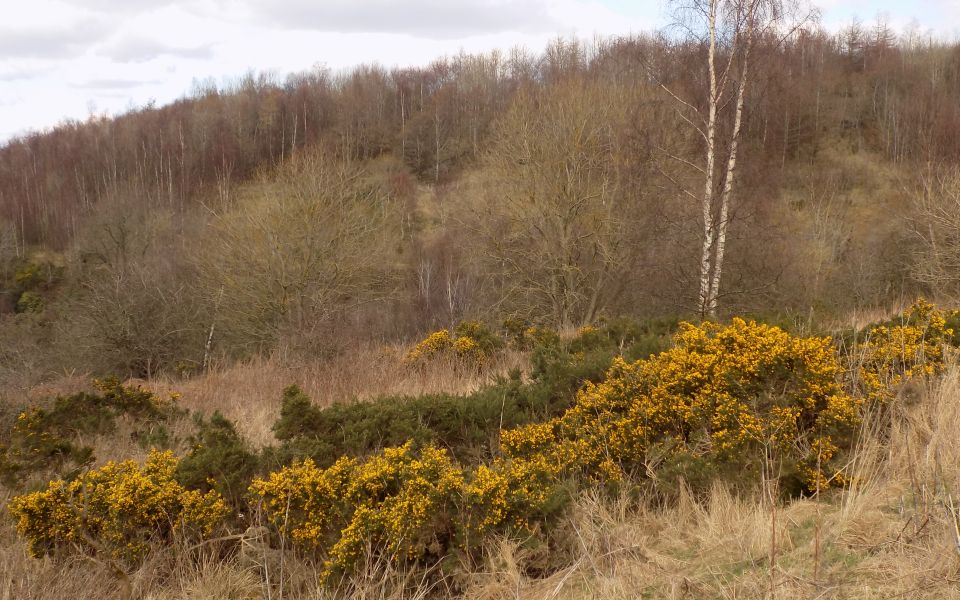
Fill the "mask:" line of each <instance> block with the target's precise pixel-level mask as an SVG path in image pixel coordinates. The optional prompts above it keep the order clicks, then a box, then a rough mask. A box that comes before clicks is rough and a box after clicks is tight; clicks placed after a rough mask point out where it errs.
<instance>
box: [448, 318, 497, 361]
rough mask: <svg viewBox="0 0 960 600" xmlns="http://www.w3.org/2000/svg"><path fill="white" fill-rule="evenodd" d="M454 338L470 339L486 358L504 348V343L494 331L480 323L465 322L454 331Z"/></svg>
mask: <svg viewBox="0 0 960 600" xmlns="http://www.w3.org/2000/svg"><path fill="white" fill-rule="evenodd" d="M453 337H454V338H470V339H471V340H473V342H474V343H475V344H476V345H477V347H478V348H479V349H480V352H482V353H483V355H484V356H493V355H494V354H495V353H496V352H497V351H498V350H500V349H501V348H503V347H504V345H505V344H504V342H503V340H502V339H500V336H499V335H497V332H495V331H493V330H492V329H490V328H489V327H487V326H486V325H485V324H483V323H481V322H480V321H463V322H461V323H460V324H459V325H457V326H456V327H455V328H454V330H453Z"/></svg>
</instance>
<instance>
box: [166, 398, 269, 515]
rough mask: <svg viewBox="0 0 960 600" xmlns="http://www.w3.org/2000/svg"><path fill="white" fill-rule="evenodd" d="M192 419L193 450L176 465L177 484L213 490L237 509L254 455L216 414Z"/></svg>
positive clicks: (254, 465) (254, 467)
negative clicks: (194, 426)
mask: <svg viewBox="0 0 960 600" xmlns="http://www.w3.org/2000/svg"><path fill="white" fill-rule="evenodd" d="M194 420H195V423H196V427H197V432H196V434H195V435H194V436H193V437H192V438H191V440H190V441H191V443H192V445H193V448H192V450H191V451H190V453H189V454H187V455H186V456H185V457H183V458H182V459H181V460H180V463H179V464H178V465H177V481H179V482H180V483H182V484H183V485H184V486H185V487H186V488H188V489H192V490H200V491H202V492H208V491H210V490H216V491H217V492H218V493H219V494H220V495H221V496H223V497H224V499H226V501H227V502H228V503H229V504H230V505H231V506H234V507H239V506H241V505H242V504H243V500H244V495H245V493H246V490H247V487H248V486H249V485H250V481H251V479H253V475H254V473H255V472H256V470H257V466H258V464H259V463H258V457H257V455H256V454H254V452H253V451H252V450H251V449H250V447H249V445H248V444H247V443H246V442H245V441H244V440H243V438H242V437H240V434H239V433H238V432H237V428H236V426H234V424H233V422H231V421H230V420H229V419H227V418H226V417H224V416H223V415H221V414H220V413H219V412H215V413H213V415H212V416H211V417H210V419H209V420H206V419H204V418H203V417H202V416H200V415H197V416H196V417H195V419H194Z"/></svg>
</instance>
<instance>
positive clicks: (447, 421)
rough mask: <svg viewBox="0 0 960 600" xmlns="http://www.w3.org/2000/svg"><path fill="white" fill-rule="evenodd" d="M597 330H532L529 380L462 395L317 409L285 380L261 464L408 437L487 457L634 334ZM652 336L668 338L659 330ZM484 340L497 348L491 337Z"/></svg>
mask: <svg viewBox="0 0 960 600" xmlns="http://www.w3.org/2000/svg"><path fill="white" fill-rule="evenodd" d="M465 327H469V328H470V332H471V333H473V334H474V335H477V336H478V338H479V339H484V338H485V336H487V334H479V333H477V329H476V326H475V325H474V324H468V325H466V326H465ZM641 329H642V328H641V327H639V326H638V327H636V330H641ZM598 331H600V335H598V336H596V339H589V340H588V339H586V338H585V337H584V336H578V337H575V338H573V339H571V340H562V339H561V338H560V336H559V335H558V334H557V333H556V332H555V331H552V330H549V329H538V330H535V331H531V332H530V333H529V336H528V338H527V339H528V341H530V342H531V343H532V345H533V346H532V347H533V350H532V353H531V355H532V359H531V362H532V369H531V373H530V381H527V382H524V381H522V377H521V373H520V372H519V371H515V372H513V373H510V374H509V375H508V376H507V377H500V378H498V379H497V380H495V382H494V383H493V384H492V385H490V386H487V387H484V388H481V389H480V390H477V391H476V392H474V393H472V394H467V395H451V394H426V395H421V396H388V397H383V398H378V399H375V400H372V401H369V402H354V403H350V404H334V405H333V406H330V407H326V408H318V407H316V406H314V405H313V404H312V403H311V402H310V399H309V397H307V395H306V394H304V393H303V391H302V390H301V389H300V388H299V387H297V386H291V387H289V388H287V389H286V390H285V391H284V396H283V401H282V405H281V409H280V418H279V419H278V420H277V422H276V423H275V425H274V427H273V430H274V434H275V436H276V437H277V439H278V440H279V441H280V442H281V443H280V445H279V446H277V447H275V448H272V449H269V450H268V451H267V452H266V453H265V455H264V462H265V464H268V465H272V466H281V465H283V464H288V463H289V462H291V461H293V460H296V459H299V458H307V457H309V458H311V459H312V460H313V461H314V462H315V463H316V464H317V465H319V466H322V467H326V466H330V465H331V464H333V462H334V461H335V460H336V459H337V458H338V457H340V456H364V455H367V454H371V453H373V452H377V451H379V450H381V449H383V448H387V447H392V446H400V445H402V444H404V443H405V442H406V441H407V440H413V441H414V443H415V444H416V445H417V446H418V447H419V446H424V445H428V444H433V445H436V446H438V447H443V448H446V449H448V450H449V451H450V452H451V454H452V455H453V456H455V457H456V458H457V459H458V460H460V461H463V462H466V463H476V462H479V461H481V460H486V459H490V458H491V457H492V456H493V455H494V454H496V450H497V444H498V436H499V431H500V429H504V428H506V429H509V428H513V427H518V426H520V425H524V424H527V423H535V422H540V421H544V420H548V419H551V418H553V417H556V416H558V415H560V414H562V413H563V411H565V410H566V409H567V408H569V407H570V406H572V404H573V400H574V396H575V394H576V391H577V390H578V389H579V388H580V387H581V386H582V385H583V383H584V382H586V381H600V380H601V379H602V378H603V376H604V373H606V371H607V369H609V367H610V364H611V362H612V361H613V359H614V357H615V356H617V354H618V352H619V351H620V347H621V345H623V343H624V342H623V340H624V339H625V340H626V344H627V345H628V346H633V345H635V344H636V341H637V339H638V338H636V337H633V334H622V333H620V332H618V333H616V334H613V333H610V331H611V330H609V329H607V328H606V327H601V328H600V329H599V330H598ZM435 335H436V334H434V335H431V336H430V337H429V338H427V340H425V342H422V343H421V344H420V346H423V344H424V343H426V342H427V341H429V340H431V338H434V336H435ZM643 335H647V334H645V333H644V334H643ZM654 335H655V336H656V338H657V339H658V340H659V339H660V338H661V337H662V338H663V339H665V340H667V341H669V337H668V336H664V335H662V334H660V333H659V332H658V333H656V334H654ZM447 339H449V338H447ZM647 342H649V339H648V340H647ZM647 342H645V343H647ZM658 343H659V344H661V345H664V344H665V343H666V342H658ZM431 344H432V342H431ZM478 345H479V343H478ZM483 345H484V347H487V348H489V347H498V346H497V345H496V344H494V343H493V342H489V341H487V342H483ZM431 347H433V346H432V345H431ZM643 347H644V348H647V347H649V345H645V346H643ZM421 350H423V349H422V348H421ZM414 351H416V350H414ZM423 351H424V352H426V351H425V350H423ZM428 354H429V353H428ZM421 356H422V355H421Z"/></svg>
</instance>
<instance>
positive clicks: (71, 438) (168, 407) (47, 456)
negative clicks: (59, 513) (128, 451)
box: [0, 379, 180, 487]
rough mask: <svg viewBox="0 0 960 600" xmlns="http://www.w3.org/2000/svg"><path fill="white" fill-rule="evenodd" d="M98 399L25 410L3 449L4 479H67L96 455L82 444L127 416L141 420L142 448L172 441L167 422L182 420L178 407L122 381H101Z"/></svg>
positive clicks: (69, 399)
mask: <svg viewBox="0 0 960 600" xmlns="http://www.w3.org/2000/svg"><path fill="white" fill-rule="evenodd" d="M94 383H95V387H96V388H97V392H98V393H88V392H80V393H77V394H73V395H70V396H61V397H58V398H57V399H56V400H54V402H53V405H52V406H51V407H49V408H46V409H44V408H38V407H34V408H31V409H29V410H25V411H23V412H21V413H20V415H19V416H18V417H17V421H16V423H15V424H14V426H13V428H12V429H11V431H10V433H9V435H8V436H7V443H6V444H5V445H4V446H2V447H0V478H2V481H3V483H4V484H6V485H8V486H11V487H13V486H17V485H19V484H21V483H23V482H24V480H25V479H26V478H28V477H30V476H32V475H34V474H36V473H39V472H42V471H52V472H54V473H60V474H62V475H66V476H68V477H69V476H73V475H75V474H76V473H77V472H78V470H79V469H80V468H81V467H83V466H86V465H88V464H90V463H91V462H92V461H93V459H94V457H93V449H92V448H90V447H89V446H85V445H83V444H82V442H81V441H80V440H81V439H84V438H89V437H90V436H96V435H104V434H109V433H111V432H113V431H114V429H115V427H116V420H117V418H118V417H120V416H121V415H127V416H129V417H132V418H133V419H135V421H136V423H137V426H138V429H137V430H136V431H135V432H134V436H135V437H137V438H138V440H140V441H141V442H142V443H144V444H147V443H150V442H151V441H152V442H160V443H159V444H155V445H161V444H162V443H163V442H168V441H169V435H168V434H167V433H166V430H165V429H162V428H161V427H162V422H163V421H165V420H167V419H169V418H171V417H173V416H177V415H179V414H180V411H179V410H178V409H177V408H176V406H175V405H174V404H173V403H172V401H163V400H161V399H159V398H157V397H156V396H155V395H154V394H153V393H151V392H149V391H147V390H144V389H142V388H139V387H136V388H134V387H127V386H123V385H121V384H120V382H119V381H118V380H116V379H105V380H101V381H96V382H94Z"/></svg>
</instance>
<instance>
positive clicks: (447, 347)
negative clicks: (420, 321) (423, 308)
mask: <svg viewBox="0 0 960 600" xmlns="http://www.w3.org/2000/svg"><path fill="white" fill-rule="evenodd" d="M470 323H471V322H468V323H467V324H470ZM463 325H464V324H461V326H460V327H458V329H462V328H463ZM441 356H453V357H456V358H457V359H458V360H460V361H462V362H463V363H465V364H471V365H476V366H480V365H482V364H483V363H484V361H485V360H486V358H487V356H486V352H484V351H483V349H482V348H481V347H480V344H478V343H477V340H476V338H474V337H471V336H470V335H458V336H456V337H455V336H452V335H450V332H449V331H448V330H446V329H441V330H440V331H435V332H433V333H431V334H430V335H428V336H427V337H426V338H424V339H423V340H422V341H420V342H419V343H418V344H417V345H416V346H414V348H413V350H411V351H410V352H408V353H407V355H406V356H405V357H404V362H406V363H407V364H411V365H422V364H424V363H426V362H429V361H430V360H433V359H435V358H438V357H441Z"/></svg>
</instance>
